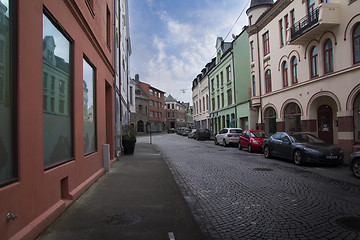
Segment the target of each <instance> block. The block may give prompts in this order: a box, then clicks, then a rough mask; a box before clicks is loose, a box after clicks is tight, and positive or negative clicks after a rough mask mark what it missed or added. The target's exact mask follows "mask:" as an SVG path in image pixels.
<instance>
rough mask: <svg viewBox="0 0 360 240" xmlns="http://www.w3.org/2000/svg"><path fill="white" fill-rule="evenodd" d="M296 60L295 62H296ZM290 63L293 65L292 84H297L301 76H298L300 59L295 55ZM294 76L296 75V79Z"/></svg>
mask: <svg viewBox="0 0 360 240" xmlns="http://www.w3.org/2000/svg"><path fill="white" fill-rule="evenodd" d="M294 60H296V63H295V64H294ZM290 65H291V84H296V83H298V82H299V77H298V60H297V58H296V57H295V56H294V57H292V58H291V63H290ZM294 76H296V79H295V78H294Z"/></svg>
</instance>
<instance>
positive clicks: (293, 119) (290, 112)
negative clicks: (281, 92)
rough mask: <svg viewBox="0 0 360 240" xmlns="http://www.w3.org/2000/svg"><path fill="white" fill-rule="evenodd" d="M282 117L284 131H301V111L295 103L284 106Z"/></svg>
mask: <svg viewBox="0 0 360 240" xmlns="http://www.w3.org/2000/svg"><path fill="white" fill-rule="evenodd" d="M284 117H285V131H286V132H301V111H300V108H299V106H298V105H297V104H296V103H290V104H288V105H287V106H286V108H285V114H284Z"/></svg>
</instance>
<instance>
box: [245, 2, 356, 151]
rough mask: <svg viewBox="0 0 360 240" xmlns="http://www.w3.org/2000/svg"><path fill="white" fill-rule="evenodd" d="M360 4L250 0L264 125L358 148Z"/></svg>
mask: <svg viewBox="0 0 360 240" xmlns="http://www.w3.org/2000/svg"><path fill="white" fill-rule="evenodd" d="M359 10H360V1H356V0H331V1H324V0H303V1H290V0H278V1H277V2H276V3H273V2H272V1H269V0H267V1H265V0H264V1H254V0H253V1H252V2H251V5H250V8H249V9H248V10H247V14H248V16H249V23H250V26H249V27H248V28H247V32H248V34H249V44H250V55H251V57H250V58H251V60H250V65H251V82H252V97H251V104H252V107H253V108H257V109H258V123H259V125H260V126H261V128H263V129H265V130H266V131H267V132H269V133H273V132H276V131H289V132H297V131H304V132H309V133H312V134H314V135H316V136H318V137H319V138H320V139H323V140H324V141H326V142H328V143H334V144H337V145H339V146H340V147H341V148H342V149H343V150H344V151H346V152H352V151H355V150H358V149H359V145H360V115H359V114H360V111H359V109H360V108H359V106H360V104H359V103H360V84H359V78H358V76H359V74H360V50H359V49H360V40H359V39H360V15H359Z"/></svg>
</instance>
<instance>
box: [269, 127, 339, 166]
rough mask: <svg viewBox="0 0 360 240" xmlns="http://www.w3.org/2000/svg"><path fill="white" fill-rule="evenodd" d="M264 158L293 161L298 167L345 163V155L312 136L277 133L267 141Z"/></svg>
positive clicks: (333, 146) (337, 148)
mask: <svg viewBox="0 0 360 240" xmlns="http://www.w3.org/2000/svg"><path fill="white" fill-rule="evenodd" d="M264 156H265V157H266V158H270V157H272V156H274V157H280V158H285V159H289V160H293V161H294V163H295V164H297V165H302V164H304V163H305V162H312V163H324V164H331V165H337V164H341V163H342V162H343V157H344V153H343V151H342V150H341V148H339V147H337V146H335V145H331V144H326V143H325V142H324V141H322V140H320V139H319V138H317V137H315V136H314V135H312V134H308V133H285V132H277V133H275V134H273V135H272V136H271V137H270V138H268V139H265V141H264Z"/></svg>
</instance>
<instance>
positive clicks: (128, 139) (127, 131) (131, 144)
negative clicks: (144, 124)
mask: <svg viewBox="0 0 360 240" xmlns="http://www.w3.org/2000/svg"><path fill="white" fill-rule="evenodd" d="M121 142H122V147H123V149H124V154H134V150H135V143H136V135H135V133H134V130H133V128H132V127H131V126H130V125H125V126H123V134H122V136H121Z"/></svg>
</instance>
